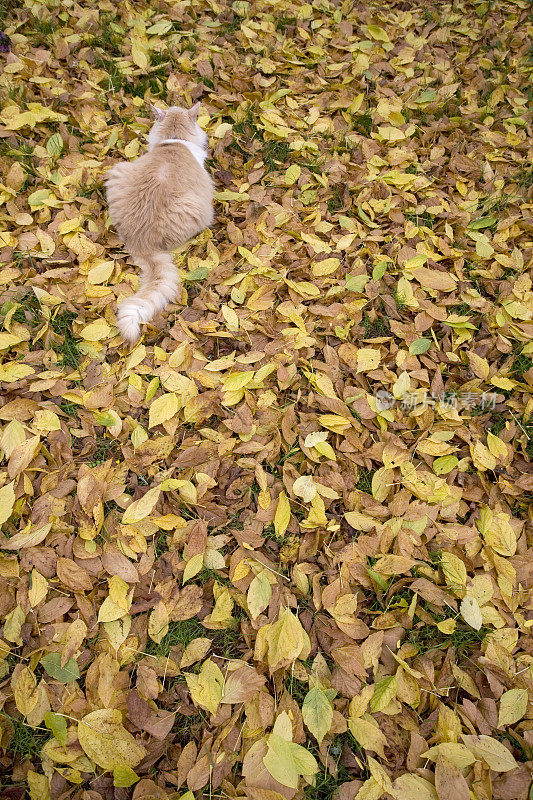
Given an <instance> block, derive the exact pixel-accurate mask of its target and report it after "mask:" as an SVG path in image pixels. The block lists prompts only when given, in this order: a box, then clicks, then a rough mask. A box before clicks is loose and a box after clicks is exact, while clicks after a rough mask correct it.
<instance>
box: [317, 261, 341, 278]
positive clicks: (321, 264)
mask: <svg viewBox="0 0 533 800" xmlns="http://www.w3.org/2000/svg"><path fill="white" fill-rule="evenodd" d="M340 264H341V262H340V260H339V259H338V258H326V259H324V261H315V263H314V264H313V266H312V267H311V272H312V273H313V275H314V276H315V278H320V277H322V276H323V275H331V274H332V273H333V272H336V270H338V268H339V267H340Z"/></svg>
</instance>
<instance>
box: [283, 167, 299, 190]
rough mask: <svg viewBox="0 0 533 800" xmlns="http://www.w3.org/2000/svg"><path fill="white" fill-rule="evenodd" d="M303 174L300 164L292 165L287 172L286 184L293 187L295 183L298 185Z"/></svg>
mask: <svg viewBox="0 0 533 800" xmlns="http://www.w3.org/2000/svg"><path fill="white" fill-rule="evenodd" d="M301 172H302V168H301V167H300V165H299V164H291V165H290V167H289V168H288V169H287V171H286V172H285V183H286V185H287V186H292V185H293V183H296V181H297V180H298V178H299V177H300V174H301Z"/></svg>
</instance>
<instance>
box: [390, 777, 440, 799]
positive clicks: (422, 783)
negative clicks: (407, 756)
mask: <svg viewBox="0 0 533 800" xmlns="http://www.w3.org/2000/svg"><path fill="white" fill-rule="evenodd" d="M393 789H394V791H393V797H394V798H395V800H439V798H438V795H437V792H436V789H435V787H434V785H433V784H432V783H430V782H429V781H428V780H426V779H425V778H422V777H420V775H413V774H411V773H409V772H406V773H404V774H403V775H400V776H399V777H398V778H396V780H395V781H394V784H393Z"/></svg>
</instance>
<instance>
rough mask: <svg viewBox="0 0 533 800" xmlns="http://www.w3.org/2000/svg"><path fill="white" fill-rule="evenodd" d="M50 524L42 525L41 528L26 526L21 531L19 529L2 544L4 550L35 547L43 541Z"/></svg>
mask: <svg viewBox="0 0 533 800" xmlns="http://www.w3.org/2000/svg"><path fill="white" fill-rule="evenodd" d="M51 527H52V524H51V523H50V522H49V523H48V525H44V527H42V528H30V527H29V523H28V526H26V528H25V529H24V530H23V531H19V533H16V534H15V535H14V536H12V537H11V539H9V541H7V542H6V543H5V544H3V545H2V547H3V549H4V550H20V549H21V548H22V547H37V545H38V544H41V542H44V540H45V539H46V537H47V536H48V534H49V532H50V528H51Z"/></svg>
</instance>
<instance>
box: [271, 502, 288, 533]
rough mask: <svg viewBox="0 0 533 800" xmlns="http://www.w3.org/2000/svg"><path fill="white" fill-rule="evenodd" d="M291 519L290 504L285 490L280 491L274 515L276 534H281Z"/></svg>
mask: <svg viewBox="0 0 533 800" xmlns="http://www.w3.org/2000/svg"><path fill="white" fill-rule="evenodd" d="M290 519H291V506H290V503H289V499H288V497H287V495H286V494H285V492H280V495H279V498H278V505H277V507H276V513H275V515H274V531H275V533H276V536H283V535H284V533H285V531H286V530H287V528H288V526H289V522H290Z"/></svg>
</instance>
